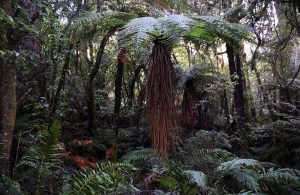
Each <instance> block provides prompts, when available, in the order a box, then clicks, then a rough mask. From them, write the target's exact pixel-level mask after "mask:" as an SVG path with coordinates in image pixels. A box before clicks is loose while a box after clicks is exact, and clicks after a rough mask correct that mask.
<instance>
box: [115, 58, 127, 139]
mask: <svg viewBox="0 0 300 195" xmlns="http://www.w3.org/2000/svg"><path fill="white" fill-rule="evenodd" d="M124 62H125V53H121V54H119V55H118V64H117V71H116V77H115V107H114V114H115V125H116V129H115V136H116V137H117V136H118V129H119V122H120V120H119V118H120V111H121V100H122V80H123V73H124V71H123V69H124Z"/></svg>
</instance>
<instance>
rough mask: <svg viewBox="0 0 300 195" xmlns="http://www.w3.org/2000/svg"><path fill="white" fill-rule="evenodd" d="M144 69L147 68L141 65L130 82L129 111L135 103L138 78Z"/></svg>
mask: <svg viewBox="0 0 300 195" xmlns="http://www.w3.org/2000/svg"><path fill="white" fill-rule="evenodd" d="M143 68H145V66H144V65H140V66H138V67H137V69H136V70H135V71H134V76H133V78H132V80H131V82H130V88H129V95H128V108H129V109H131V108H132V105H133V102H134V99H135V94H134V88H135V83H136V80H137V79H138V76H139V74H140V72H141V70H142V69H143Z"/></svg>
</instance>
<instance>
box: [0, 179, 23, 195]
mask: <svg viewBox="0 0 300 195" xmlns="http://www.w3.org/2000/svg"><path fill="white" fill-rule="evenodd" d="M0 191H1V192H2V193H5V194H15V193H16V194H22V193H21V186H20V184H19V183H18V182H17V181H14V180H12V179H10V178H9V177H7V176H1V178H0Z"/></svg>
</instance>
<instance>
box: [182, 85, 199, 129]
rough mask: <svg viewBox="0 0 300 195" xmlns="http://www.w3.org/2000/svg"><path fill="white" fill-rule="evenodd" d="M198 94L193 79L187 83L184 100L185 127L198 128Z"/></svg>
mask: <svg viewBox="0 0 300 195" xmlns="http://www.w3.org/2000/svg"><path fill="white" fill-rule="evenodd" d="M197 101H198V100H197V95H196V91H195V88H194V85H193V81H192V80H189V81H187V82H186V84H185V89H184V93H183V100H182V119H181V122H182V125H183V127H185V128H196V127H197V125H198V124H199V114H198V109H197V108H196V104H197Z"/></svg>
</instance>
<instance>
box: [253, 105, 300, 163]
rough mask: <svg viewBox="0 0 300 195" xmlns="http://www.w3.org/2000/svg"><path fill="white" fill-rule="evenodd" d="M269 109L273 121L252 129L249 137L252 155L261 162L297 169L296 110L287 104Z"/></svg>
mask: <svg viewBox="0 0 300 195" xmlns="http://www.w3.org/2000/svg"><path fill="white" fill-rule="evenodd" d="M269 109H270V114H271V116H272V117H273V118H274V119H275V120H274V121H272V122H265V123H264V124H263V125H260V126H258V127H254V128H253V129H252V131H251V134H250V135H249V137H250V139H251V140H252V142H251V145H252V148H251V150H252V153H253V155H256V156H257V157H259V158H260V159H261V160H263V161H271V162H273V163H276V164H280V165H285V166H286V165H290V166H293V167H296V168H299V163H300V159H299V158H297V156H299V155H300V120H299V117H298V116H297V115H295V113H297V109H295V108H294V107H293V106H292V105H291V104H288V103H279V104H272V106H270V107H269ZM293 112H295V113H294V114H293Z"/></svg>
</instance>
